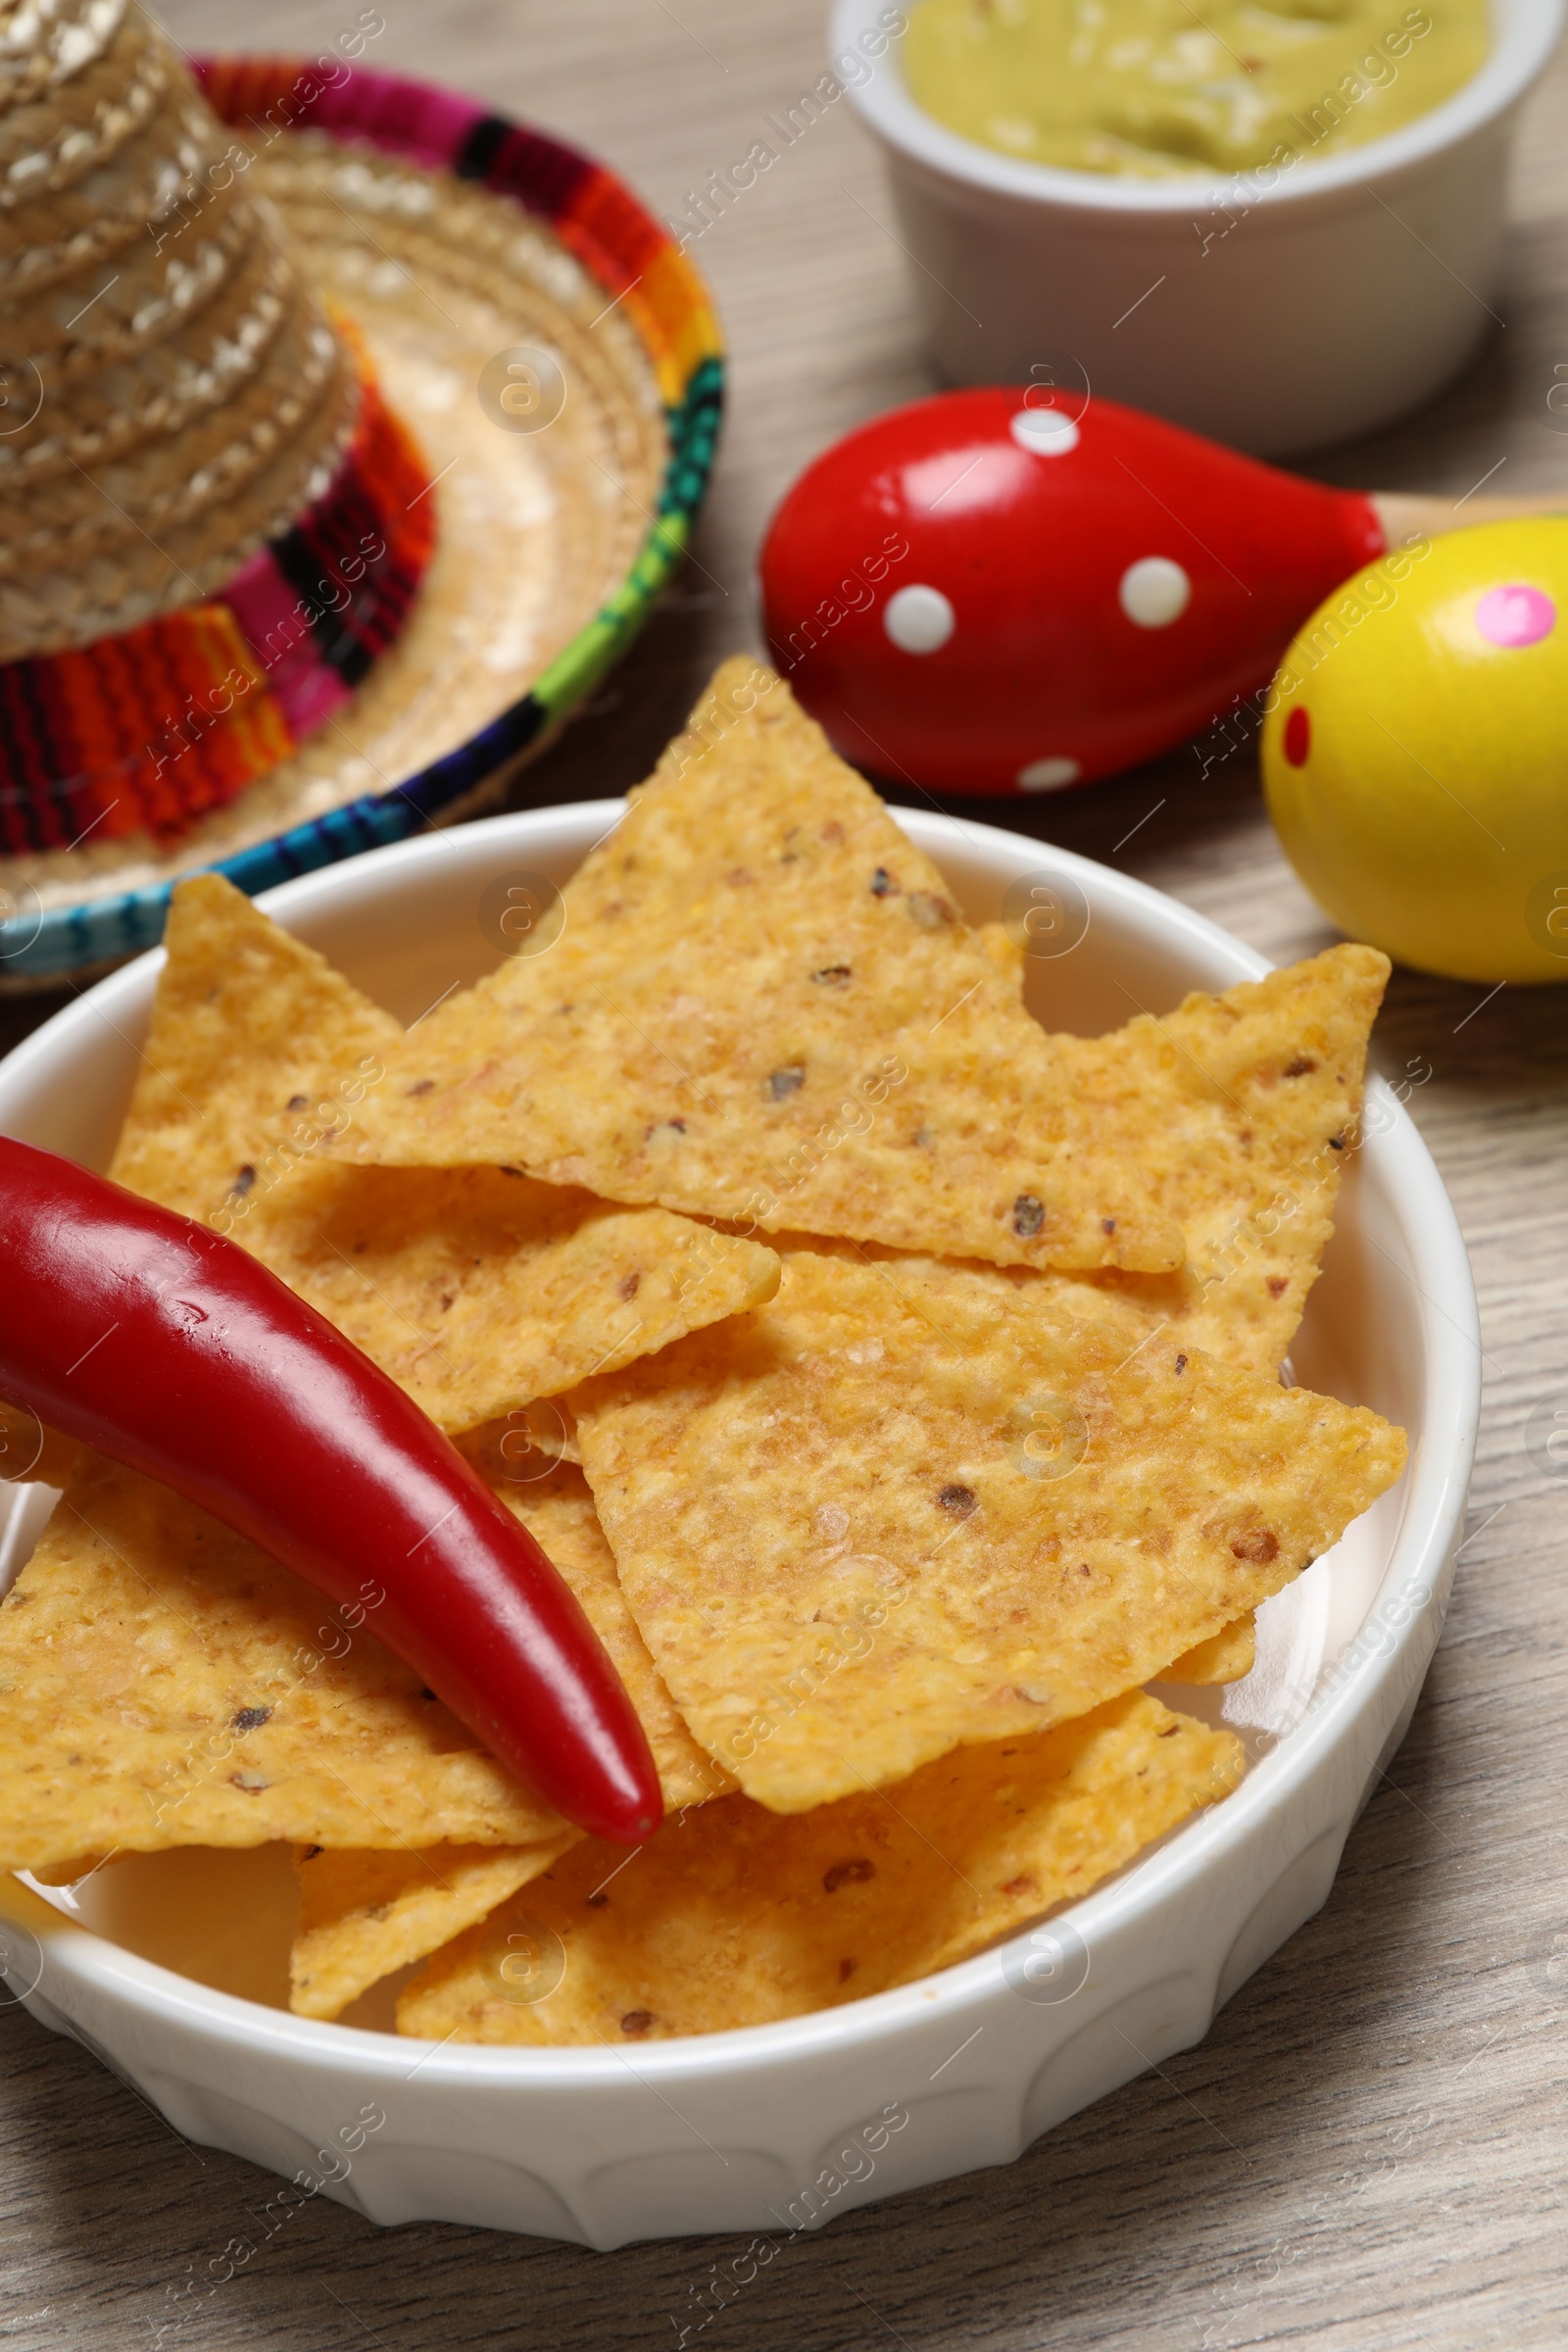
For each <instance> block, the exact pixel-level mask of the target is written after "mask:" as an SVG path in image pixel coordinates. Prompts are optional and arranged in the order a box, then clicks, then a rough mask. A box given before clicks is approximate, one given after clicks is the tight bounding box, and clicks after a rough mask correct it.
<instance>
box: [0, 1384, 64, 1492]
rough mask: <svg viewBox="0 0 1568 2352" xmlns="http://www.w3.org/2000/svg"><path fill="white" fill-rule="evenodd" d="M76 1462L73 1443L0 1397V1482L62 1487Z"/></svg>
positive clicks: (24, 1407) (21, 1408) (20, 1406)
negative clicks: (2, 1480)
mask: <svg viewBox="0 0 1568 2352" xmlns="http://www.w3.org/2000/svg"><path fill="white" fill-rule="evenodd" d="M75 1458H76V1447H75V1444H74V1442H73V1440H72V1439H71V1438H63V1437H62V1436H61V1435H60V1432H59V1431H58V1430H56V1429H50V1428H49V1427H48V1426H47V1424H46V1423H44V1422H42V1421H40V1420H39V1418H38V1416H37V1414H36V1413H34V1412H29V1411H28V1409H27V1407H26V1406H25V1404H7V1403H6V1401H5V1399H4V1398H3V1397H0V1479H4V1480H5V1481H6V1482H7V1483H8V1484H11V1485H21V1486H30V1485H32V1484H34V1483H36V1484H37V1485H39V1486H45V1487H63V1486H64V1485H65V1483H66V1481H67V1479H68V1478H69V1477H70V1476H71V1466H72V1464H73V1461H74V1460H75Z"/></svg>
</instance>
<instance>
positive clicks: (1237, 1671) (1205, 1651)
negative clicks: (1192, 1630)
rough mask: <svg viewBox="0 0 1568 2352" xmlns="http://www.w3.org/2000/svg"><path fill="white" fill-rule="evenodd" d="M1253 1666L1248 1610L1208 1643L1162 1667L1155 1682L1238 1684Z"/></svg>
mask: <svg viewBox="0 0 1568 2352" xmlns="http://www.w3.org/2000/svg"><path fill="white" fill-rule="evenodd" d="M1256 1662H1257V1630H1256V1626H1255V1623H1254V1620H1253V1617H1252V1613H1251V1611H1250V1610H1249V1611H1248V1613H1247V1615H1246V1616H1245V1617H1238V1618H1237V1619H1236V1620H1235V1621H1234V1623H1233V1624H1230V1625H1227V1626H1223V1627H1221V1629H1220V1631H1219V1632H1218V1633H1217V1634H1214V1635H1211V1636H1210V1638H1209V1640H1208V1641H1206V1642H1198V1643H1197V1644H1196V1645H1195V1646H1194V1647H1193V1648H1192V1649H1185V1650H1183V1652H1182V1654H1181V1656H1180V1657H1179V1658H1177V1659H1175V1660H1174V1661H1173V1663H1172V1664H1171V1665H1169V1666H1162V1667H1161V1668H1160V1670H1159V1673H1158V1675H1157V1676H1156V1677H1155V1678H1154V1679H1155V1680H1156V1681H1158V1682H1161V1683H1188V1684H1191V1685H1192V1686H1194V1687H1195V1688H1196V1687H1197V1686H1199V1685H1201V1684H1207V1683H1239V1682H1242V1681H1243V1680H1244V1679H1245V1678H1246V1676H1248V1675H1250V1673H1251V1671H1252V1668H1253V1666H1254V1665H1255V1664H1256Z"/></svg>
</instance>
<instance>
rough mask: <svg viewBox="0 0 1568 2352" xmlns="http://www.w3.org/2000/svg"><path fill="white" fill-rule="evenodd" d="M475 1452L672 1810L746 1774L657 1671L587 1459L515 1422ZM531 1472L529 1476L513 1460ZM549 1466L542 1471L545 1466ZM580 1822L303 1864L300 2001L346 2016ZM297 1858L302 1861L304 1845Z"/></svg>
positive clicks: (520, 1880) (561, 1848)
mask: <svg viewBox="0 0 1568 2352" xmlns="http://www.w3.org/2000/svg"><path fill="white" fill-rule="evenodd" d="M465 1451H466V1453H467V1454H468V1455H469V1457H470V1459H471V1460H473V1461H474V1463H475V1464H476V1466H477V1467H478V1468H479V1469H480V1470H481V1471H482V1472H483V1473H484V1475H485V1477H486V1478H487V1479H488V1480H489V1482H490V1484H491V1485H492V1486H493V1487H494V1488H495V1490H496V1492H497V1494H498V1495H501V1497H502V1499H503V1500H504V1501H505V1502H507V1503H509V1504H510V1505H511V1507H512V1508H513V1509H514V1510H515V1512H516V1514H517V1516H518V1518H520V1519H522V1520H523V1521H524V1523H525V1524H526V1525H527V1527H528V1528H529V1529H530V1530H531V1531H532V1533H533V1534H534V1535H535V1536H536V1537H537V1538H538V1540H539V1542H540V1544H543V1546H544V1548H545V1550H546V1551H547V1552H548V1554H549V1556H550V1557H551V1559H553V1560H554V1561H555V1562H556V1564H557V1566H558V1567H560V1568H561V1569H562V1570H563V1572H564V1574H565V1575H566V1576H567V1577H568V1579H569V1581H570V1584H571V1589H572V1591H573V1592H574V1593H576V1595H577V1598H578V1599H579V1600H580V1601H581V1602H582V1604H583V1607H584V1608H585V1609H586V1610H587V1612H588V1616H589V1618H590V1620H591V1622H592V1624H593V1628H594V1631H595V1633H597V1634H598V1636H599V1638H600V1640H601V1641H602V1642H603V1643H604V1645H605V1647H606V1649H607V1650H608V1651H609V1652H610V1656H611V1660H612V1662H613V1665H614V1668H615V1671H616V1672H617V1674H618V1675H619V1676H620V1679H621V1681H622V1682H623V1683H624V1684H625V1686H626V1689H627V1691H628V1692H629V1693H630V1696H631V1700H632V1703H633V1705H634V1706H635V1707H636V1709H637V1713H638V1715H639V1717H640V1718H641V1720H642V1725H643V1729H644V1730H645V1731H646V1733H647V1734H648V1744H649V1746H650V1747H651V1748H652V1749H653V1751H654V1761H655V1763H656V1764H657V1765H658V1767H659V1778H660V1782H661V1785H662V1789H663V1792H664V1802H665V1804H666V1805H667V1806H669V1808H670V1809H671V1811H673V1810H674V1809H675V1808H676V1807H678V1806H681V1805H695V1804H702V1803H703V1802H704V1801H705V1800H706V1799H707V1798H709V1797H711V1796H721V1795H723V1794H724V1793H726V1792H727V1791H728V1790H729V1789H733V1788H734V1786H735V1784H734V1782H733V1780H732V1779H731V1778H730V1776H729V1774H728V1773H727V1772H725V1771H724V1770H723V1768H722V1766H720V1765H718V1764H715V1763H714V1762H713V1760H712V1758H711V1756H710V1755H708V1754H707V1752H706V1751H705V1750H704V1749H702V1748H700V1747H699V1746H698V1744H697V1742H696V1740H694V1739H693V1738H692V1736H691V1734H690V1732H688V1731H687V1729H686V1726H685V1725H684V1724H683V1723H682V1721H681V1719H680V1717H679V1716H678V1715H677V1714H676V1712H675V1709H674V1706H673V1705H672V1703H671V1701H670V1696H669V1693H668V1691H666V1690H665V1689H664V1686H663V1684H662V1682H661V1681H660V1679H659V1677H658V1675H657V1674H656V1673H655V1671H654V1663H653V1660H652V1659H651V1658H650V1657H649V1655H648V1651H647V1649H646V1648H645V1646H644V1644H643V1641H642V1637H641V1635H640V1634H639V1633H638V1631H637V1629H636V1627H635V1626H634V1625H633V1623H632V1620H631V1613H630V1611H629V1610H628V1609H627V1607H626V1603H625V1601H624V1600H623V1599H622V1597H621V1593H620V1586H619V1584H618V1582H617V1581H616V1577H615V1563H614V1560H613V1558H612V1556H611V1551H610V1546H609V1544H607V1543H606V1542H605V1538H604V1532H603V1530H602V1529H601V1527H600V1525H599V1520H598V1516H597V1514H596V1512H595V1510H594V1503H593V1496H592V1495H590V1494H589V1492H588V1482H587V1480H586V1479H585V1478H584V1477H583V1475H582V1472H581V1471H580V1470H576V1469H572V1468H569V1467H568V1466H567V1465H565V1464H564V1463H557V1464H555V1465H554V1466H553V1467H549V1468H546V1467H545V1466H544V1464H543V1460H542V1457H536V1456H533V1455H531V1454H529V1453H528V1452H526V1451H523V1452H522V1453H520V1454H518V1453H515V1452H514V1451H511V1450H508V1449H507V1443H506V1433H505V1431H504V1430H503V1431H501V1432H500V1433H497V1432H494V1431H492V1432H486V1433H481V1436H480V1438H479V1440H478V1442H475V1441H473V1440H470V1441H469V1442H468V1444H467V1445H466V1446H465ZM516 1463H520V1464H521V1466H522V1469H523V1470H524V1472H525V1473H526V1475H525V1476H524V1477H522V1478H521V1479H519V1478H518V1476H517V1471H516V1468H515V1464H516ZM541 1473H542V1474H541ZM577 1836H578V1833H577V1832H576V1831H570V1832H568V1833H567V1834H566V1835H565V1836H564V1838H556V1839H554V1840H553V1841H546V1842H545V1843H542V1844H539V1845H533V1846H527V1847H524V1848H522V1849H521V1850H517V1849H514V1848H512V1847H505V1846H503V1847H497V1846H456V1845H452V1846H432V1847H429V1848H427V1849H425V1850H424V1851H423V1852H413V1851H407V1852H390V1853H389V1852H384V1851H383V1852H370V1853H353V1852H333V1851H331V1850H330V1849H324V1848H321V1847H317V1848H315V1849H311V1848H305V1849H303V1850H304V1851H305V1852H307V1853H311V1852H313V1851H314V1859H312V1860H311V1862H310V1863H309V1865H308V1866H306V1865H305V1864H303V1863H301V1864H300V1885H301V1888H302V1895H301V1910H300V1935H299V1936H298V1938H297V1939H296V1941H295V1945H294V1951H293V1955H292V1958H291V1960H290V1964H289V1965H290V1975H291V1978H292V1981H293V1985H294V1994H293V1997H292V2000H291V2003H290V2005H291V2007H293V2008H294V2009H296V2010H298V2011H299V2013H300V2015H301V2016H302V2017H336V2016H337V2015H338V2014H339V2012H340V2011H341V2010H343V2009H345V2008H347V2006H348V2004H349V2002H350V2001H352V2000H356V1999H357V1998H358V1997H359V1995H360V1994H361V1993H362V1992H364V1991H365V1990H366V1989H367V1987H368V1986H369V1985H373V1984H375V1983H376V1982H377V1980H378V1979H380V1978H381V1977H384V1976H389V1975H390V1974H391V1972H392V1971H393V1969H395V1968H403V1967H405V1966H406V1965H407V1964H408V1962H409V1961H411V1960H422V1959H423V1957H424V1955H425V1954H426V1953H427V1952H433V1951H436V1950H437V1949H439V1947H440V1946H441V1945H442V1944H444V1943H447V1942H450V1940H451V1938H452V1937H453V1936H456V1935H457V1934H458V1933H459V1931H460V1930H461V1929H463V1928H466V1927H467V1926H469V1925H470V1924H471V1923H472V1922H474V1921H477V1920H480V1919H483V1918H484V1917H485V1916H486V1914H487V1913H489V1912H491V1911H493V1910H494V1909H495V1907H496V1905H497V1904H498V1903H501V1902H504V1901H505V1900H506V1898H507V1896H508V1895H509V1894H512V1893H514V1892H515V1889H516V1888H517V1887H523V1886H525V1885H526V1884H527V1883H528V1881H529V1880H530V1879H533V1878H536V1877H537V1876H538V1874H539V1872H540V1871H542V1870H545V1869H547V1868H548V1867H549V1866H550V1864H551V1863H553V1862H554V1861H556V1860H557V1859H558V1858H559V1857H560V1856H561V1855H562V1854H564V1852H565V1850H566V1847H567V1846H568V1845H570V1844H572V1843H574V1842H575V1840H576V1838H577ZM296 1861H297V1862H299V1861H300V1856H299V1853H298V1852H297V1853H296Z"/></svg>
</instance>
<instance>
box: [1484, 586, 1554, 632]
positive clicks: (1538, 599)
mask: <svg viewBox="0 0 1568 2352" xmlns="http://www.w3.org/2000/svg"><path fill="white" fill-rule="evenodd" d="M1556 618H1557V608H1556V606H1555V605H1554V604H1553V603H1552V601H1551V599H1550V597H1549V596H1543V595H1542V593H1541V590H1540V589H1539V588H1526V587H1524V586H1522V585H1520V584H1519V583H1517V582H1515V584H1514V585H1513V586H1511V587H1508V588H1489V589H1488V590H1487V593H1486V595H1485V596H1484V597H1483V598H1482V599H1481V602H1480V604H1479V605H1477V607H1476V627H1477V628H1478V629H1479V630H1480V631H1481V634H1482V636H1483V637H1485V638H1486V639H1487V641H1488V643H1489V644H1491V645H1539V644H1540V643H1541V640H1542V638H1543V637H1544V636H1545V635H1546V633H1547V631H1548V630H1549V629H1550V628H1551V627H1552V626H1553V625H1554V623H1555V621H1556Z"/></svg>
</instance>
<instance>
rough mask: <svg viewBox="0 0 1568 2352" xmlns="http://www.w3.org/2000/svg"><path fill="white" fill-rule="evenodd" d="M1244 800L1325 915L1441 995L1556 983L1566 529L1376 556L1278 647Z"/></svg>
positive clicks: (1515, 529) (1527, 530)
mask: <svg viewBox="0 0 1568 2352" xmlns="http://www.w3.org/2000/svg"><path fill="white" fill-rule="evenodd" d="M1264 710H1265V712H1266V716H1265V719H1264V724H1263V742H1262V759H1263V785H1264V790H1265V792H1266V794H1267V797H1268V806H1269V813H1270V814H1271V815H1272V817H1273V819H1274V822H1275V825H1276V826H1277V827H1278V829H1279V836H1280V839H1281V841H1282V842H1283V844H1284V846H1285V852H1286V855H1287V856H1288V857H1289V858H1290V860H1291V863H1292V864H1293V865H1294V866H1295V868H1296V870H1297V872H1298V873H1299V875H1300V877H1301V880H1302V881H1303V882H1304V883H1305V884H1306V887H1307V889H1308V890H1309V891H1310V892H1311V893H1312V896H1313V897H1314V898H1315V899H1316V900H1317V902H1318V904H1319V906H1321V907H1323V909H1324V910H1325V912H1326V913H1328V914H1329V915H1331V916H1332V917H1333V919H1334V921H1335V922H1336V923H1338V924H1339V926H1340V928H1341V929H1342V930H1343V931H1346V932H1348V933H1349V935H1350V936H1351V937H1352V938H1355V939H1365V940H1370V941H1371V942H1372V943H1373V945H1374V946H1376V947H1380V948H1382V949H1384V950H1385V951H1386V952H1387V953H1388V954H1389V955H1390V956H1394V957H1395V958H1396V959H1397V961H1398V962H1400V963H1409V964H1414V965H1416V966H1417V968H1418V969H1420V970H1422V971H1428V972H1441V973H1443V974H1445V975H1446V976H1447V977H1449V978H1452V979H1459V980H1491V981H1498V980H1511V981H1515V982H1521V981H1522V982H1526V983H1529V982H1539V981H1544V980H1568V519H1565V518H1559V517H1556V516H1549V517H1543V518H1539V519H1533V520H1527V521H1516V522H1494V523H1485V524H1482V525H1481V526H1480V527H1479V528H1477V529H1475V530H1467V531H1455V532H1453V533H1452V534H1451V535H1449V536H1446V537H1444V538H1441V539H1437V540H1428V539H1422V538H1418V539H1417V540H1416V541H1414V542H1413V543H1412V544H1411V545H1409V546H1408V547H1405V548H1402V549H1399V550H1397V551H1396V552H1394V553H1393V554H1390V555H1387V556H1385V557H1384V558H1383V559H1382V561H1381V562H1380V563H1378V564H1373V565H1372V567H1371V569H1370V570H1368V571H1365V572H1362V573H1360V574H1358V575H1357V577H1356V578H1354V579H1353V580H1348V581H1347V582H1346V584H1345V586H1344V587H1343V588H1340V589H1337V590H1336V591H1335V593H1334V595H1333V596H1331V597H1330V598H1328V600H1327V602H1326V603H1324V604H1322V605H1320V606H1319V607H1318V609H1317V611H1316V612H1315V613H1313V615H1312V617H1311V619H1310V620H1309V621H1308V622H1307V623H1306V625H1305V627H1304V628H1302V629H1301V630H1300V631H1299V634H1298V635H1297V637H1296V639H1295V641H1294V642H1293V644H1292V646H1291V649H1290V652H1289V653H1288V654H1287V655H1286V657H1285V662H1284V665H1283V666H1282V668H1281V669H1280V671H1279V673H1278V675H1277V676H1276V678H1275V680H1274V683H1273V685H1272V686H1271V687H1270V689H1269V691H1268V694H1267V696H1266V697H1265V700H1264Z"/></svg>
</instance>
